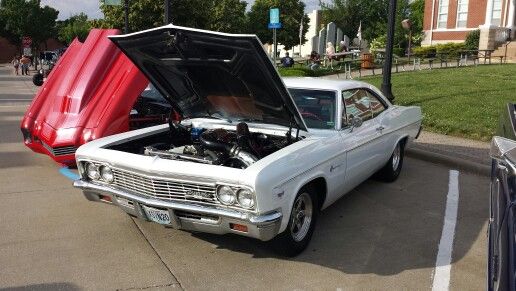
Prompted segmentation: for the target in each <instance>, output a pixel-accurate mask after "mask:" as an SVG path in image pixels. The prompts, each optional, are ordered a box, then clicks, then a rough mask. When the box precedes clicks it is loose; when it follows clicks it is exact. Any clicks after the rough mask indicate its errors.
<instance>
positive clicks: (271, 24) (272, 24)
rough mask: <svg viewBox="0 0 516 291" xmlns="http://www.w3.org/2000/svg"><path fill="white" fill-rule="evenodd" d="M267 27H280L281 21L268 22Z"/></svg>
mask: <svg viewBox="0 0 516 291" xmlns="http://www.w3.org/2000/svg"><path fill="white" fill-rule="evenodd" d="M268 27H269V28H271V29H272V28H281V23H269V25H268Z"/></svg>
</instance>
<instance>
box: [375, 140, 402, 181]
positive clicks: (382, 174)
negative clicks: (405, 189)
mask: <svg viewBox="0 0 516 291" xmlns="http://www.w3.org/2000/svg"><path fill="white" fill-rule="evenodd" d="M404 155H405V142H404V141H400V142H398V144H396V147H395V148H394V151H393V153H392V155H391V157H390V158H389V161H388V162H387V164H385V166H383V168H381V169H380V170H379V171H378V172H377V173H376V175H375V177H377V178H378V179H379V180H382V181H384V182H389V183H390V182H394V181H396V179H398V176H399V175H400V173H401V168H402V167H403V156H404Z"/></svg>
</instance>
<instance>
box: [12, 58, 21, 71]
mask: <svg viewBox="0 0 516 291" xmlns="http://www.w3.org/2000/svg"><path fill="white" fill-rule="evenodd" d="M11 64H12V65H13V67H14V72H15V73H16V75H19V73H18V72H19V68H20V60H19V59H18V56H14V57H13V60H12V61H11Z"/></svg>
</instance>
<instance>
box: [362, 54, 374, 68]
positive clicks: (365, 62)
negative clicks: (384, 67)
mask: <svg viewBox="0 0 516 291" xmlns="http://www.w3.org/2000/svg"><path fill="white" fill-rule="evenodd" d="M373 62H374V58H373V54H370V53H363V54H362V69H371V68H372V67H373Z"/></svg>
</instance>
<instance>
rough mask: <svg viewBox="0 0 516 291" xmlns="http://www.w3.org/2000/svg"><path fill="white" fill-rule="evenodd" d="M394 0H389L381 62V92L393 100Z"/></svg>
mask: <svg viewBox="0 0 516 291" xmlns="http://www.w3.org/2000/svg"><path fill="white" fill-rule="evenodd" d="M395 16H396V0H389V18H388V23H387V46H386V48H385V63H384V64H383V83H382V87H381V89H382V93H383V95H385V97H387V99H389V100H390V101H393V100H394V95H392V84H391V73H392V48H393V46H394V24H395V22H396V17H395Z"/></svg>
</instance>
